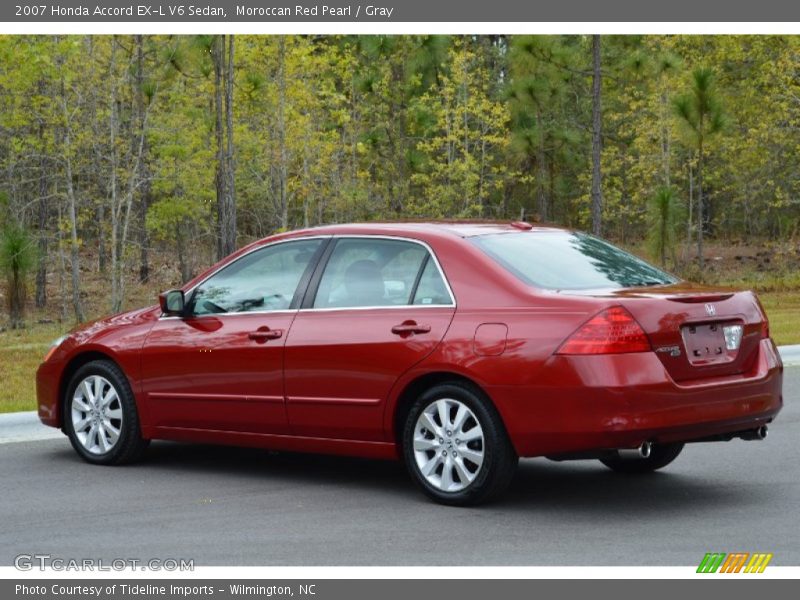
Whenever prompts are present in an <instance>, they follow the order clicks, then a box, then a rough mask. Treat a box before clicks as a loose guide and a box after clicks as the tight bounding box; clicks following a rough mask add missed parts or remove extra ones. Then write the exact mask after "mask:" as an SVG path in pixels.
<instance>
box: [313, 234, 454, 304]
mask: <svg viewBox="0 0 800 600" xmlns="http://www.w3.org/2000/svg"><path fill="white" fill-rule="evenodd" d="M428 264H432V268H433V272H431V271H430V270H429V269H428V267H427V265H428ZM436 277H439V279H440V280H441V276H440V275H439V272H438V269H437V268H436V264H435V262H434V261H433V260H432V259H430V254H429V252H428V250H427V249H426V248H425V247H424V246H422V245H421V244H416V243H414V242H406V241H402V240H387V239H374V240H373V239H367V238H343V239H340V240H338V241H337V242H336V247H335V248H334V250H333V252H332V253H331V256H330V259H329V260H328V264H327V265H326V266H325V271H324V272H323V274H322V277H321V279H320V282H319V287H318V289H317V294H316V296H315V298H314V308H356V307H369V306H407V305H409V304H412V303H413V304H442V303H443V304H450V298H449V295H448V296H447V297H443V296H442V295H441V294H440V293H439V288H436V289H434V288H435V287H436V286H435V278H436ZM423 281H424V286H425V287H424V288H423ZM441 288H443V289H444V292H445V293H447V290H446V288H445V287H444V284H443V283H442V285H441ZM442 299H444V302H439V300H442ZM434 300H437V301H436V302H434Z"/></svg>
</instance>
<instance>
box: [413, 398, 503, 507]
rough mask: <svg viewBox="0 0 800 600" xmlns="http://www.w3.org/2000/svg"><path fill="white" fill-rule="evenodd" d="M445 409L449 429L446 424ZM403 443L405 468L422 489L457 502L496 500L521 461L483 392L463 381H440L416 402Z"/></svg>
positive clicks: (441, 500) (443, 500) (439, 499)
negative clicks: (443, 419) (442, 413)
mask: <svg viewBox="0 0 800 600" xmlns="http://www.w3.org/2000/svg"><path fill="white" fill-rule="evenodd" d="M440 408H443V410H444V412H445V414H446V415H448V416H447V417H446V418H447V420H448V422H447V425H449V426H450V427H443V426H442V425H443V423H442V418H441V413H440ZM459 435H461V436H462V437H464V438H465V439H461V438H460V437H458V436H459ZM402 446H403V458H404V460H405V464H406V468H407V469H408V471H409V473H410V474H411V477H412V479H413V480H414V481H415V482H416V483H417V484H418V485H419V486H420V487H421V488H422V490H423V492H425V493H426V494H427V495H428V496H429V497H431V498H432V499H433V500H435V501H436V502H439V503H441V504H448V505H453V506H469V505H476V504H481V503H483V502H488V501H489V500H492V499H494V498H497V497H498V496H499V495H500V494H502V493H503V492H504V491H505V490H506V488H507V487H508V485H509V484H510V483H511V480H512V479H513V477H514V473H515V471H516V467H517V463H518V462H519V458H518V457H517V454H516V452H515V451H514V448H513V447H512V445H511V442H510V441H509V439H508V435H507V433H506V430H505V427H504V426H503V422H502V420H501V419H500V415H499V414H498V413H497V411H496V410H495V408H494V406H492V404H491V403H490V402H489V400H488V399H487V398H486V397H485V396H484V395H483V394H482V393H480V391H479V390H477V389H475V388H473V387H472V386H469V385H465V384H461V383H445V384H440V385H436V386H434V387H432V388H430V389H429V390H427V391H426V392H425V393H423V394H422V395H421V396H420V397H419V398H418V399H417V400H416V401H415V402H414V404H413V405H412V406H411V409H410V410H409V413H408V416H407V417H406V421H405V424H404V427H403V434H402ZM426 473H427V474H426Z"/></svg>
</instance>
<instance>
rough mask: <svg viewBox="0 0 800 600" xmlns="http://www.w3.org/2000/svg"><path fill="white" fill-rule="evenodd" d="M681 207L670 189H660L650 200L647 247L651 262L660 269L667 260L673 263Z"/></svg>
mask: <svg viewBox="0 0 800 600" xmlns="http://www.w3.org/2000/svg"><path fill="white" fill-rule="evenodd" d="M682 209H683V207H682V206H681V204H680V203H679V202H678V196H677V194H676V193H675V190H674V189H673V188H671V187H666V186H664V187H661V188H659V189H658V190H657V191H656V193H655V194H654V195H653V196H652V198H651V199H650V202H649V205H648V213H647V225H648V229H647V246H648V250H649V251H650V255H651V256H652V258H653V260H656V261H658V262H659V263H660V264H661V266H662V267H666V266H667V258H668V257H669V258H671V259H672V261H673V264H674V263H675V248H676V245H677V242H678V234H679V227H680V225H681V224H682V222H683V221H682V219H683V210H682Z"/></svg>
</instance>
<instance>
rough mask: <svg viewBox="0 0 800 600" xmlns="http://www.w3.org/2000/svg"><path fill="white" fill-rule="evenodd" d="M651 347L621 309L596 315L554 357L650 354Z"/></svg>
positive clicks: (613, 307) (645, 336)
mask: <svg viewBox="0 0 800 600" xmlns="http://www.w3.org/2000/svg"><path fill="white" fill-rule="evenodd" d="M650 350H652V346H651V345H650V340H649V339H648V338H647V334H646V333H645V332H644V330H643V329H642V327H641V326H640V325H639V323H637V322H636V319H634V318H633V315H631V313H629V312H628V311H627V310H625V308H623V307H622V306H612V307H611V308H607V309H606V310H604V311H602V312H600V313H598V314H596V315H595V316H593V317H592V318H591V319H589V320H588V321H586V322H585V323H584V324H583V325H581V326H580V327H579V328H578V330H577V331H576V332H575V333H573V334H572V335H571V336H569V337H568V338H567V339H566V341H565V342H564V343H563V344H561V347H560V348H559V349H558V350H557V351H556V354H623V353H628V352H650Z"/></svg>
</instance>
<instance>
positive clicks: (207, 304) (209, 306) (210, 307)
mask: <svg viewBox="0 0 800 600" xmlns="http://www.w3.org/2000/svg"><path fill="white" fill-rule="evenodd" d="M202 305H203V308H204V309H206V310H207V311H208V312H211V313H224V312H228V310H227V309H226V308H223V307H221V306H220V305H219V304H215V303H214V302H212V301H211V300H203V301H202Z"/></svg>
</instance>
